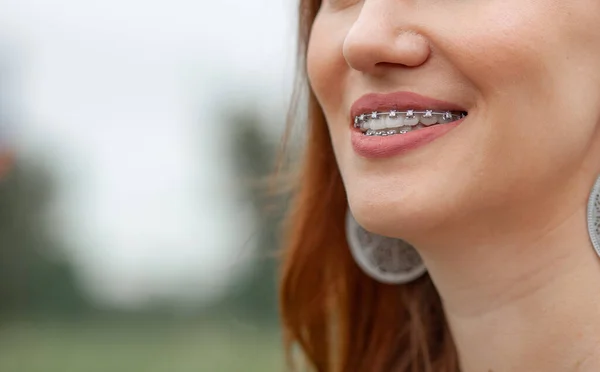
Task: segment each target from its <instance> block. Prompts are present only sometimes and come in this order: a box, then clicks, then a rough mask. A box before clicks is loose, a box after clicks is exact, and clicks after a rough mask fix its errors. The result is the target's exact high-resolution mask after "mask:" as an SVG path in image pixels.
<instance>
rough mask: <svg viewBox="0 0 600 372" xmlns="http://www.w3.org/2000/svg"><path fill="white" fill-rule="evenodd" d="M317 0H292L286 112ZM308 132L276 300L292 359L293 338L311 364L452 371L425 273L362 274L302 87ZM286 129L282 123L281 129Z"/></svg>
mask: <svg viewBox="0 0 600 372" xmlns="http://www.w3.org/2000/svg"><path fill="white" fill-rule="evenodd" d="M319 7H320V0H300V8H299V11H300V12H299V14H300V23H299V44H298V45H299V49H298V57H299V62H300V63H299V66H300V70H301V71H300V74H299V79H298V80H297V82H298V85H297V87H296V91H295V99H294V100H293V102H294V104H293V105H292V107H291V110H290V113H291V116H290V117H294V114H295V113H296V112H295V111H298V110H297V109H298V102H300V101H299V100H298V95H299V92H300V91H301V90H302V88H306V87H308V84H307V82H306V76H305V71H306V49H307V44H308V39H309V36H310V30H311V28H312V24H313V21H314V19H315V16H316V14H317V12H318V10H319ZM306 104H307V107H306V108H305V109H306V110H307V112H308V116H307V128H306V130H307V133H308V134H307V138H306V145H305V146H304V153H303V157H302V162H301V165H300V169H299V170H298V171H299V173H298V178H297V180H298V181H297V182H296V183H295V188H294V199H293V203H292V204H291V208H290V210H289V214H288V218H287V225H286V239H285V247H284V250H283V252H282V254H283V257H282V259H283V261H282V269H281V278H280V287H279V295H280V310H281V319H282V323H283V328H284V338H285V343H286V349H287V352H288V357H289V363H290V366H291V367H293V360H292V359H293V356H292V349H293V347H294V346H296V345H297V346H300V348H301V350H302V352H303V355H304V356H305V357H306V360H307V361H308V362H309V363H310V365H311V366H312V368H313V369H314V370H316V371H319V372H348V371H361V372H364V371H368V372H389V371H400V372H409V371H410V372H457V371H459V368H458V358H457V353H456V349H455V346H454V342H453V340H452V336H451V334H450V331H449V328H448V324H447V322H446V319H445V316H444V312H443V308H442V304H441V301H440V298H439V296H438V294H437V291H436V289H435V287H434V285H433V283H432V282H431V279H430V278H429V276H428V275H424V276H423V277H421V278H420V279H418V280H416V281H415V282H412V283H410V284H406V285H398V286H394V285H385V284H381V283H378V282H376V281H374V280H373V279H371V278H369V277H367V276H366V275H365V274H364V273H363V272H362V271H361V270H360V269H359V268H358V267H357V265H356V264H355V263H354V261H353V259H352V256H351V255H350V251H349V249H348V246H347V242H346V236H345V231H344V218H345V214H346V210H347V200H346V193H345V190H344V186H343V184H342V179H341V176H340V173H339V170H338V166H337V163H336V160H335V157H334V153H333V149H332V146H331V140H330V137H329V131H328V129H327V126H326V123H325V118H324V115H323V112H322V110H321V107H320V106H319V104H318V102H317V100H316V98H315V96H314V94H313V92H312V91H311V89H310V87H308V100H307V101H306ZM288 133H289V130H288Z"/></svg>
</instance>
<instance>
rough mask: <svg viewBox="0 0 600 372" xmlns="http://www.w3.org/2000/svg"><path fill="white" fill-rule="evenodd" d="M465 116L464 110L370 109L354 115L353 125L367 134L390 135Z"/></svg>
mask: <svg viewBox="0 0 600 372" xmlns="http://www.w3.org/2000/svg"><path fill="white" fill-rule="evenodd" d="M466 116H467V112H466V111H435V110H422V111H417V110H406V111H397V110H390V111H382V112H379V111H372V112H369V113H362V114H360V115H356V116H355V117H354V127H355V128H357V129H360V131H361V132H362V133H363V134H364V135H367V136H392V135H397V134H405V133H409V132H411V131H416V130H419V129H423V128H426V127H430V126H434V125H444V124H449V123H452V122H455V121H458V120H460V119H462V118H464V117H466Z"/></svg>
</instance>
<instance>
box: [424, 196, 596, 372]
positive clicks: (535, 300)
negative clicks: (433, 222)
mask: <svg viewBox="0 0 600 372" xmlns="http://www.w3.org/2000/svg"><path fill="white" fill-rule="evenodd" d="M580 191H581V190H580ZM587 192H588V193H589V191H587ZM571 195H573V194H571ZM575 195H577V194H575ZM579 195H581V194H579ZM575 199H576V198H573V200H571V201H569V202H566V203H561V204H562V205H561V209H556V207H557V206H556V205H554V206H549V207H551V208H550V209H551V210H554V211H556V210H560V211H562V214H561V215H560V216H556V218H554V220H553V221H552V222H551V223H548V218H542V217H543V214H542V215H541V216H540V218H539V219H538V220H539V221H542V220H544V221H545V222H544V223H541V222H540V223H539V224H536V223H534V222H535V221H536V219H535V218H533V217H532V216H530V217H531V218H530V217H528V220H527V224H525V225H523V226H527V231H524V232H521V233H519V234H515V233H512V234H509V233H507V231H509V230H508V229H505V227H506V226H501V225H495V227H494V231H488V232H487V234H488V239H476V238H473V239H470V240H468V241H467V240H466V238H465V236H469V235H468V232H467V234H462V237H461V239H456V240H455V242H456V243H457V244H445V245H444V249H433V248H432V247H431V246H429V247H428V246H427V245H425V248H424V249H422V255H423V258H424V260H425V262H426V264H427V267H428V269H429V273H430V275H431V277H432V279H433V281H434V283H435V284H436V287H437V288H438V291H439V292H440V296H441V298H442V301H443V303H444V309H445V312H446V315H447V318H448V321H449V323H450V328H451V330H452V334H453V337H454V339H455V342H456V345H457V348H458V351H459V358H460V361H461V366H462V370H463V372H480V371H486V372H487V371H494V372H495V371H545V372H554V371H556V372H559V371H560V372H564V371H590V372H591V371H598V370H600V353H599V350H600V296H599V295H598V294H599V293H600V259H599V258H598V257H597V255H596V253H595V251H594V249H593V247H592V245H591V243H590V241H589V238H588V235H587V222H586V204H587V203H586V201H587V200H582V198H579V200H575ZM562 202H564V200H563V201H562ZM565 206H567V207H565ZM533 210H535V209H533ZM539 212H540V209H539V208H538V209H537V213H538V214H539ZM546 216H548V215H547V214H546ZM521 223H523V221H521ZM512 227H514V226H512ZM478 230H479V231H482V230H481V227H479V229H478ZM501 231H503V233H502V234H500V233H499V232H501ZM510 231H516V230H515V229H512V230H510ZM489 236H492V237H491V238H489ZM496 237H497V239H496ZM473 241H475V242H477V243H476V244H469V245H467V244H466V243H467V242H473ZM448 242H452V241H451V240H446V243H448Z"/></svg>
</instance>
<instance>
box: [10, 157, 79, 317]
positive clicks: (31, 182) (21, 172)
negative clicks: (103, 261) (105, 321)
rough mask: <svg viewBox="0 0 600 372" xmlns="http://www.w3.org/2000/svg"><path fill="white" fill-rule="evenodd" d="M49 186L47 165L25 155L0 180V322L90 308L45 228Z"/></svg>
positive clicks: (63, 314)
mask: <svg viewBox="0 0 600 372" xmlns="http://www.w3.org/2000/svg"><path fill="white" fill-rule="evenodd" d="M53 192H54V182H53V179H52V177H51V173H50V172H49V168H48V167H45V166H44V165H43V164H42V163H39V162H38V163H36V162H34V161H33V160H30V159H27V158H25V157H17V158H16V160H15V163H14V166H13V168H12V169H11V171H10V172H9V173H8V174H7V175H6V177H5V178H4V179H2V180H0V322H2V320H3V319H7V318H8V319H10V318H13V317H16V316H18V317H21V318H22V317H42V316H43V317H54V318H56V317H66V318H72V317H74V316H76V315H78V314H81V313H83V312H86V311H88V310H89V308H90V307H89V304H88V302H87V300H86V298H85V296H84V295H83V293H82V292H81V291H80V289H79V288H78V286H77V282H76V278H75V274H74V271H73V267H72V266H71V265H70V263H69V261H68V260H66V259H64V253H65V251H64V247H61V246H60V242H59V241H58V240H57V239H56V238H54V237H53V235H52V234H51V232H50V231H49V230H48V224H47V221H46V219H47V210H48V206H49V203H50V202H51V201H52V195H53Z"/></svg>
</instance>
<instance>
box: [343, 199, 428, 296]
mask: <svg viewBox="0 0 600 372" xmlns="http://www.w3.org/2000/svg"><path fill="white" fill-rule="evenodd" d="M346 237H347V240H348V246H349V247H350V252H351V253H352V257H354V260H355V261H356V263H357V264H358V266H359V267H360V268H361V269H362V270H363V271H364V272H365V273H366V274H367V275H369V276H370V277H372V278H373V279H375V280H377V281H379V282H382V283H386V284H405V283H409V282H412V281H414V280H416V279H418V278H419V277H420V276H422V275H423V274H424V273H425V272H426V271H427V268H426V267H425V264H424V263H423V260H422V259H421V256H420V255H419V253H418V252H417V251H416V250H415V248H414V247H413V246H411V245H410V244H408V243H406V242H405V241H403V240H401V239H395V238H388V237H386V236H382V235H377V234H374V233H372V232H369V231H367V230H365V229H364V228H363V227H362V226H360V225H359V224H358V222H356V220H355V219H354V216H353V215H352V213H351V212H350V209H348V212H347V214H346Z"/></svg>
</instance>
